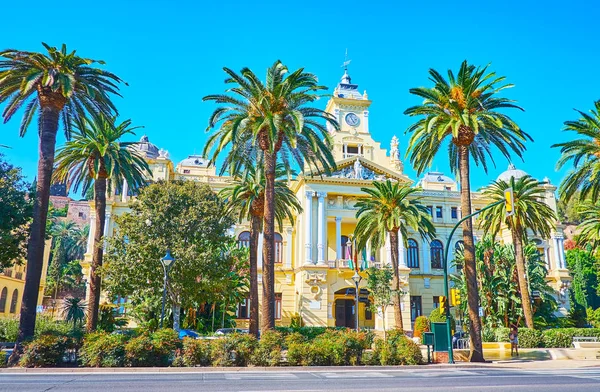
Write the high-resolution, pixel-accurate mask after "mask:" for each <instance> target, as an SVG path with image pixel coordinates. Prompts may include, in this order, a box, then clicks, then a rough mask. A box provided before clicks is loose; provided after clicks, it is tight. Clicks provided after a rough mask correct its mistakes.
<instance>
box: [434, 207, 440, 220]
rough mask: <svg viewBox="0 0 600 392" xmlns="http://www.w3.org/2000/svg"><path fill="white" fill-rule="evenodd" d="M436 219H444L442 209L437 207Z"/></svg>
mask: <svg viewBox="0 0 600 392" xmlns="http://www.w3.org/2000/svg"><path fill="white" fill-rule="evenodd" d="M435 217H436V218H438V219H442V207H440V206H437V207H435Z"/></svg>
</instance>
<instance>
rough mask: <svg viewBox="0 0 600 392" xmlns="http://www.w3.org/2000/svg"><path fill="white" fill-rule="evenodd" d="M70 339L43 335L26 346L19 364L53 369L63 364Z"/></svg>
mask: <svg viewBox="0 0 600 392" xmlns="http://www.w3.org/2000/svg"><path fill="white" fill-rule="evenodd" d="M69 344H70V343H69V339H68V338H67V337H64V336H56V335H52V334H46V335H42V336H40V337H38V338H35V339H34V340H32V341H31V342H29V343H27V344H25V346H24V348H23V355H22V356H21V361H20V362H19V364H20V365H21V366H23V367H53V366H59V365H61V364H62V363H63V357H64V355H65V350H66V349H67V348H68V347H69Z"/></svg>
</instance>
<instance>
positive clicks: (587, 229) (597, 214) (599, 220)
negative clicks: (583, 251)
mask: <svg viewBox="0 0 600 392" xmlns="http://www.w3.org/2000/svg"><path fill="white" fill-rule="evenodd" d="M578 212H579V214H580V216H581V223H580V224H579V226H577V228H578V229H579V234H577V236H575V240H576V241H577V245H580V246H583V245H588V246H590V247H591V248H590V249H594V251H595V252H596V253H597V252H598V250H597V249H598V246H599V245H600V203H595V204H593V203H590V202H587V203H583V204H582V205H581V206H580V207H579V209H578Z"/></svg>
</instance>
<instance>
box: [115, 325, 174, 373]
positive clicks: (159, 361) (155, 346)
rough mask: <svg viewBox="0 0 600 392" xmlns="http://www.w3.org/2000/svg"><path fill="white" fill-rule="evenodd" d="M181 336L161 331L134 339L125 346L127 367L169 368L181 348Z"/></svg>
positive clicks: (170, 331) (172, 332)
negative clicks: (177, 350)
mask: <svg viewBox="0 0 600 392" xmlns="http://www.w3.org/2000/svg"><path fill="white" fill-rule="evenodd" d="M180 345H181V341H180V340H179V334H178V333H177V332H176V331H175V330H172V329H166V328H165V329H160V330H158V331H156V332H154V333H152V334H149V333H148V332H145V333H143V334H142V335H140V336H137V337H134V338H132V339H131V340H129V342H127V344H126V345H125V364H126V365H127V366H134V367H135V366H169V364H170V363H171V361H172V359H173V357H174V355H175V350H176V349H177V348H178V347H180Z"/></svg>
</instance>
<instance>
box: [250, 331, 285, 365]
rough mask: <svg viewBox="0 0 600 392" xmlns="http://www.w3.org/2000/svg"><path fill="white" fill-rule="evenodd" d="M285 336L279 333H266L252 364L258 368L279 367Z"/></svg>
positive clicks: (252, 359)
mask: <svg viewBox="0 0 600 392" xmlns="http://www.w3.org/2000/svg"><path fill="white" fill-rule="evenodd" d="M282 349H283V335H282V334H281V332H277V331H265V332H264V333H263V334H262V335H261V337H260V340H259V341H258V346H257V348H256V350H255V351H254V354H253V355H252V357H251V359H250V362H251V363H252V364H253V365H256V366H278V365H279V363H280V362H281V351H282Z"/></svg>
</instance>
